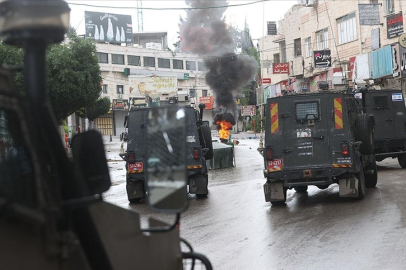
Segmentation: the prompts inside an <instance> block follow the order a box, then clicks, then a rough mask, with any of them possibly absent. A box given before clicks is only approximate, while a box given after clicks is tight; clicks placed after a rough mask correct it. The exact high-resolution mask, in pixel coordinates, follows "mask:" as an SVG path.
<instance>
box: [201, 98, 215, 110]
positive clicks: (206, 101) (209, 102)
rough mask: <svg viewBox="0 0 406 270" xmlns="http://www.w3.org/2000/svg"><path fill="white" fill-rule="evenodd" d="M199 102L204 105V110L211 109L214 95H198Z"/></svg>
mask: <svg viewBox="0 0 406 270" xmlns="http://www.w3.org/2000/svg"><path fill="white" fill-rule="evenodd" d="M199 102H200V103H203V104H204V105H206V108H204V109H205V110H212V109H213V107H214V97H200V100H199Z"/></svg>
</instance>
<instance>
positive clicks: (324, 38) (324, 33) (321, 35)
mask: <svg viewBox="0 0 406 270" xmlns="http://www.w3.org/2000/svg"><path fill="white" fill-rule="evenodd" d="M316 45H317V50H324V49H328V28H324V29H323V30H320V31H317V32H316Z"/></svg>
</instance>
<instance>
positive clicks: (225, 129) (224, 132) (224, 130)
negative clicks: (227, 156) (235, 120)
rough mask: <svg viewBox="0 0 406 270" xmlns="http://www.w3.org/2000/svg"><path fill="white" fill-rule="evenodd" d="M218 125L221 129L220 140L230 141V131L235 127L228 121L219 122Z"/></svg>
mask: <svg viewBox="0 0 406 270" xmlns="http://www.w3.org/2000/svg"><path fill="white" fill-rule="evenodd" d="M216 124H217V125H219V126H220V127H221V129H220V130H219V135H220V138H221V139H225V140H228V137H229V136H230V129H232V127H233V125H232V124H231V123H230V122H227V121H226V120H222V121H217V122H216Z"/></svg>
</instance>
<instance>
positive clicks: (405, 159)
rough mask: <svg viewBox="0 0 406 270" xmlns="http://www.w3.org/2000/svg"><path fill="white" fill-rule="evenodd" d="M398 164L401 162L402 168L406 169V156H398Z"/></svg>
mask: <svg viewBox="0 0 406 270" xmlns="http://www.w3.org/2000/svg"><path fill="white" fill-rule="evenodd" d="M398 162H399V165H400V167H402V168H406V154H403V155H401V156H398Z"/></svg>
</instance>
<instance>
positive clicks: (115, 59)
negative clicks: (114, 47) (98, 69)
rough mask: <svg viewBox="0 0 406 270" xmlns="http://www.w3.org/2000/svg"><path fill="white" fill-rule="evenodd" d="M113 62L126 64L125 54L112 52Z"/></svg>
mask: <svg viewBox="0 0 406 270" xmlns="http://www.w3.org/2000/svg"><path fill="white" fill-rule="evenodd" d="M111 63H112V64H116V65H124V54H111Z"/></svg>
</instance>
